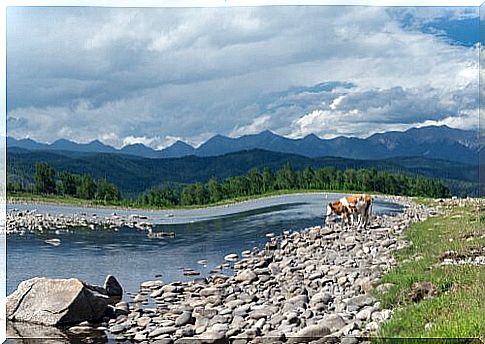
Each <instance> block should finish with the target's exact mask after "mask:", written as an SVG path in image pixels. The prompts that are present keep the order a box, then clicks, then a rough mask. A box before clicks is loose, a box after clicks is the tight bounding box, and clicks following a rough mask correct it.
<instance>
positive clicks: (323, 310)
mask: <svg viewBox="0 0 485 344" xmlns="http://www.w3.org/2000/svg"><path fill="white" fill-rule="evenodd" d="M387 200H389V201H393V202H398V203H401V204H402V205H403V207H404V208H403V212H402V213H400V214H399V215H397V216H382V217H380V216H377V217H374V219H373V220H372V224H371V225H370V226H369V228H367V229H366V230H356V229H352V230H345V231H341V229H340V226H339V225H337V226H332V227H313V228H308V229H306V230H304V231H302V232H294V233H285V234H284V235H283V236H282V237H273V238H270V241H269V242H268V244H267V245H266V247H265V249H263V250H261V251H257V252H254V251H253V252H251V254H250V255H249V257H246V258H243V259H240V260H237V261H236V262H234V265H233V268H234V270H235V272H236V273H235V276H226V275H222V274H215V275H212V276H210V277H208V278H204V279H195V280H194V281H193V282H188V283H181V282H174V283H170V284H165V283H163V282H162V281H146V282H144V283H142V284H141V286H140V290H139V292H138V293H137V294H136V295H134V296H133V298H132V300H131V301H130V302H128V303H120V304H118V305H117V306H116V307H117V308H118V311H121V312H122V313H123V314H120V315H119V316H117V317H116V318H114V319H110V320H109V321H108V323H107V327H108V331H109V332H110V334H111V336H113V337H115V339H116V340H122V341H124V340H130V341H134V342H139V343H145V342H146V343H148V342H149V343H184V342H187V343H188V342H191V343H193V342H194V340H196V341H198V342H201V343H214V342H224V341H225V340H228V339H230V340H231V341H232V342H233V343H246V342H248V341H251V342H254V343H257V342H262V341H266V342H268V340H269V341H270V342H272V343H274V342H286V343H296V342H315V343H316V342H321V341H322V340H323V341H325V340H328V339H329V338H339V340H340V341H342V342H345V343H357V342H359V341H362V340H363V338H365V337H366V336H368V335H371V334H372V333H374V332H375V331H376V330H377V329H378V328H379V324H380V323H381V322H382V321H385V320H386V319H389V318H390V317H391V316H392V310H389V309H381V307H380V304H379V302H377V301H376V299H375V298H374V297H373V296H372V294H371V293H370V291H371V290H372V289H374V288H375V289H376V290H377V291H378V292H379V291H380V292H383V291H385V290H386V289H387V288H389V285H386V284H379V278H380V277H381V276H382V274H383V273H385V272H386V271H388V270H389V269H390V268H391V267H392V266H393V265H394V263H395V262H394V260H393V258H392V257H391V254H390V253H391V252H392V251H393V250H395V249H398V248H400V247H403V245H406V243H405V242H404V241H402V240H401V239H399V238H400V236H401V234H402V232H403V231H404V230H405V229H406V228H407V227H408V226H409V225H410V224H412V223H413V222H417V221H422V220H425V219H426V218H427V217H428V216H433V215H437V214H438V213H437V211H436V210H434V209H429V208H426V207H423V206H418V205H415V204H412V203H411V202H410V201H409V200H407V199H404V198H392V199H391V198H388V199H387ZM245 255H247V252H245ZM322 338H323V339H322ZM325 338H326V339H325Z"/></svg>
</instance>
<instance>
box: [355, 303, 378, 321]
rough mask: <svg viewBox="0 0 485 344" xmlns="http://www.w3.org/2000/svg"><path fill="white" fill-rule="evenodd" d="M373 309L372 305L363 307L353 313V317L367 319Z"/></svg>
mask: <svg viewBox="0 0 485 344" xmlns="http://www.w3.org/2000/svg"><path fill="white" fill-rule="evenodd" d="M375 310H376V308H375V307H374V306H367V307H364V308H362V309H361V310H360V311H359V312H358V313H357V314H356V315H355V318H356V319H357V320H369V319H370V318H371V315H372V312H375Z"/></svg>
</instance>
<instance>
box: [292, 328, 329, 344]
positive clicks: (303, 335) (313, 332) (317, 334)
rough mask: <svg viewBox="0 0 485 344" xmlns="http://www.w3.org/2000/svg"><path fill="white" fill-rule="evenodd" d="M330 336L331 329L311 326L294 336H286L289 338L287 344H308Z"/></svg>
mask: <svg viewBox="0 0 485 344" xmlns="http://www.w3.org/2000/svg"><path fill="white" fill-rule="evenodd" d="M329 334H330V329H329V328H328V327H325V326H323V325H320V324H317V325H310V326H307V327H305V328H302V329H301V330H299V331H298V332H296V333H295V334H294V335H286V337H287V338H288V341H287V343H290V344H294V343H307V342H311V341H313V340H317V339H320V338H322V337H325V336H327V335H329Z"/></svg>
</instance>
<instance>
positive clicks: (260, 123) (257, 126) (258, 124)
mask: <svg viewBox="0 0 485 344" xmlns="http://www.w3.org/2000/svg"><path fill="white" fill-rule="evenodd" d="M270 119H271V117H270V116H268V115H265V116H261V117H257V118H255V119H253V121H252V122H251V123H250V124H248V125H244V126H241V127H239V126H236V127H235V128H234V130H232V131H231V133H230V134H229V136H232V137H238V136H242V135H248V134H257V133H259V132H261V131H263V130H265V129H266V128H268V127H269V121H270Z"/></svg>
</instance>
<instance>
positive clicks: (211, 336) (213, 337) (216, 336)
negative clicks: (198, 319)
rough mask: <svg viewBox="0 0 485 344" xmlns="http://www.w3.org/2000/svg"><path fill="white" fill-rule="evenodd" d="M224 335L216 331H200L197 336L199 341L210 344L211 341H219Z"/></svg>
mask: <svg viewBox="0 0 485 344" xmlns="http://www.w3.org/2000/svg"><path fill="white" fill-rule="evenodd" d="M225 337H226V335H225V333H222V332H216V331H207V332H204V333H202V334H201V335H200V336H199V337H198V338H199V339H200V340H201V343H208V344H211V343H216V342H220V341H222V340H223V339H224V338H225ZM196 338H197V337H196Z"/></svg>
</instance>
